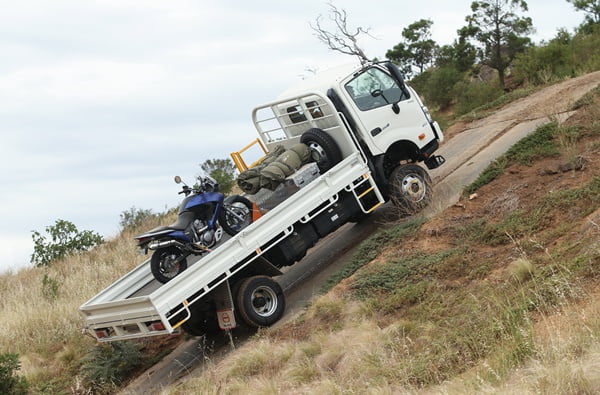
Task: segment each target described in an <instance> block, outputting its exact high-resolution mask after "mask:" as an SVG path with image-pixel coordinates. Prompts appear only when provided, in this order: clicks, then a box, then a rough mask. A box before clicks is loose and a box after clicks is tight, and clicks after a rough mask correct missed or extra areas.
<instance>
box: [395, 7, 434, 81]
mask: <svg viewBox="0 0 600 395" xmlns="http://www.w3.org/2000/svg"><path fill="white" fill-rule="evenodd" d="M431 26H433V21H431V20H429V19H420V20H418V21H416V22H413V23H411V24H410V25H408V26H407V27H406V28H404V29H403V30H402V37H404V41H403V42H401V43H398V44H397V45H396V46H394V48H392V49H391V50H389V51H387V53H386V54H385V56H386V57H387V58H388V59H390V60H391V61H393V62H396V63H398V64H399V65H401V67H402V69H403V71H404V72H405V73H406V74H409V75H410V74H412V68H416V69H418V70H419V73H422V72H423V71H424V70H425V68H426V67H427V66H429V65H431V64H432V63H433V60H434V57H435V53H436V50H437V48H438V45H437V44H436V42H435V41H434V40H432V39H431Z"/></svg>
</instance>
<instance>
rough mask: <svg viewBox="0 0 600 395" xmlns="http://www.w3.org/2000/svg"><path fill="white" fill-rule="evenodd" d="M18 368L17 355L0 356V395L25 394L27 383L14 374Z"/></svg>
mask: <svg viewBox="0 0 600 395" xmlns="http://www.w3.org/2000/svg"><path fill="white" fill-rule="evenodd" d="M20 368H21V364H20V362H19V356H18V355H17V354H0V394H26V393H27V387H28V384H27V381H26V380H25V378H24V377H19V376H18V375H17V374H16V371H17V370H19V369H20Z"/></svg>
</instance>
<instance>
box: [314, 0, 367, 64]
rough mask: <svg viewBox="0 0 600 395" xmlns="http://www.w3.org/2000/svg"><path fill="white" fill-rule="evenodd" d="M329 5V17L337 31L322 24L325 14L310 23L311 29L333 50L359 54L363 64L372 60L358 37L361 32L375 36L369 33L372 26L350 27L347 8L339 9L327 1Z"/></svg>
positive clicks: (354, 54) (347, 53)
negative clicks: (361, 45)
mask: <svg viewBox="0 0 600 395" xmlns="http://www.w3.org/2000/svg"><path fill="white" fill-rule="evenodd" d="M327 5H328V6H329V19H330V20H332V21H333V22H334V23H335V26H336V28H335V31H334V32H330V31H327V30H326V29H325V28H324V27H323V26H322V24H321V21H322V19H323V16H322V15H319V16H318V17H317V18H316V19H315V24H314V25H313V24H312V23H310V27H311V29H313V30H314V31H315V36H316V37H317V38H318V39H319V41H321V42H322V43H324V44H325V45H327V47H328V48H329V49H331V50H332V51H338V52H341V53H343V54H346V55H353V56H358V58H359V59H360V62H361V64H365V63H367V62H369V61H371V60H370V59H369V58H368V57H367V55H366V54H365V52H364V51H363V50H362V48H361V47H360V46H359V45H358V37H359V36H360V35H361V34H363V35H367V36H369V37H372V38H373V36H371V34H370V33H369V31H370V30H371V28H370V27H369V28H366V29H365V28H363V27H360V26H359V27H357V28H356V29H350V28H349V27H348V14H347V13H346V10H344V9H339V10H338V8H337V7H336V6H335V5H333V4H332V3H327ZM351 30H352V31H351Z"/></svg>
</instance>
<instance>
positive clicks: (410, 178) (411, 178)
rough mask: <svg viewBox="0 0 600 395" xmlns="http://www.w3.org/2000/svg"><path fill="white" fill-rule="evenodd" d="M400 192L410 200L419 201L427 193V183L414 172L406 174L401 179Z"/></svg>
mask: <svg viewBox="0 0 600 395" xmlns="http://www.w3.org/2000/svg"><path fill="white" fill-rule="evenodd" d="M400 187H401V188H402V193H403V194H404V195H405V196H407V197H408V198H409V199H410V200H411V201H412V202H415V203H416V202H420V201H421V200H423V199H425V196H426V195H427V185H426V184H425V182H424V181H423V179H422V178H421V177H419V176H418V175H416V174H413V173H411V174H407V175H406V176H405V177H404V178H403V179H402V181H401V184H400Z"/></svg>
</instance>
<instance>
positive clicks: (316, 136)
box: [300, 128, 342, 174]
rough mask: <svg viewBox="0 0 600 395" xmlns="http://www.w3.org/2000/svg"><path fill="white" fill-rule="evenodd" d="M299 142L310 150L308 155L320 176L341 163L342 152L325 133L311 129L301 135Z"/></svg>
mask: <svg viewBox="0 0 600 395" xmlns="http://www.w3.org/2000/svg"><path fill="white" fill-rule="evenodd" d="M300 142H301V143H304V144H306V145H307V146H308V148H309V149H310V155H311V157H312V159H313V161H315V162H316V163H317V166H319V171H320V172H321V174H323V173H325V172H326V171H327V170H329V169H331V168H332V167H333V166H335V165H337V164H338V163H339V162H341V161H342V152H341V151H340V147H339V146H338V145H337V143H336V142H335V140H334V139H333V138H332V137H331V136H330V135H329V134H327V132H325V131H323V130H321V129H317V128H313V129H309V130H307V131H306V132H304V133H303V134H302V137H300Z"/></svg>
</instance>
